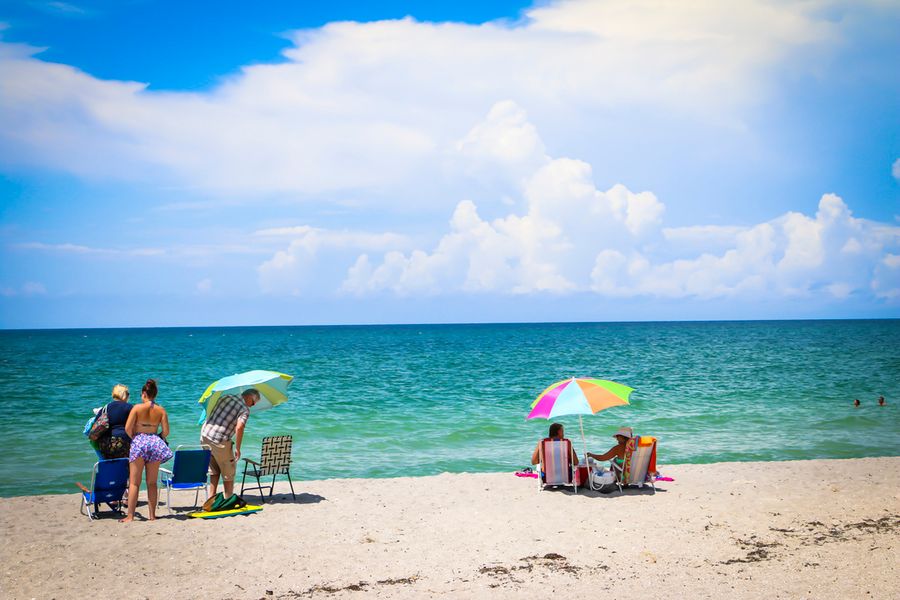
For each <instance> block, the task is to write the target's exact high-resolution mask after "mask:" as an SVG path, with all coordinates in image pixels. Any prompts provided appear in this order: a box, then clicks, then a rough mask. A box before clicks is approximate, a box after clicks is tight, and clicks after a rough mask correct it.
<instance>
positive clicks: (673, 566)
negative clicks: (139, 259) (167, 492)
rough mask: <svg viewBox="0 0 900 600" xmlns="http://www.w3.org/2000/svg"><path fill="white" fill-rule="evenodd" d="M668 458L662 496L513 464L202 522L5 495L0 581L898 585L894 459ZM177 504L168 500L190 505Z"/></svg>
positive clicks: (294, 593) (678, 591)
mask: <svg viewBox="0 0 900 600" xmlns="http://www.w3.org/2000/svg"><path fill="white" fill-rule="evenodd" d="M660 470H661V471H662V472H663V473H664V475H667V476H670V477H673V478H674V479H675V481H674V482H666V483H660V484H658V489H657V492H656V493H655V494H653V493H652V492H651V490H649V489H645V490H638V489H632V490H628V491H626V492H625V493H622V494H620V493H618V492H616V493H612V494H608V495H602V494H598V493H595V492H590V491H580V493H578V494H577V495H575V494H572V493H571V492H565V491H544V492H539V491H538V489H537V484H536V481H535V480H534V479H525V478H518V477H515V476H513V474H512V473H497V474H443V475H439V476H434V477H419V478H400V479H380V480H374V479H369V480H366V479H355V480H351V479H344V480H328V481H299V482H295V486H294V487H295V490H296V491H297V492H298V497H297V500H296V501H292V500H291V497H290V494H285V492H286V491H287V485H286V483H285V484H284V485H279V486H278V487H277V489H276V491H277V492H278V493H277V494H276V498H275V501H274V502H272V503H270V504H267V505H266V507H265V509H264V510H263V511H262V512H261V513H258V514H255V515H251V516H242V517H233V518H228V519H218V520H211V521H203V520H198V519H188V518H187V517H186V516H185V513H186V512H187V509H181V510H179V512H178V515H177V516H174V517H169V516H167V511H166V508H165V506H161V507H160V514H161V515H162V517H163V518H161V519H160V520H158V521H156V522H147V521H141V520H139V521H137V522H135V523H133V524H131V525H123V524H120V523H118V522H116V520H115V519H113V518H105V519H102V520H99V521H94V522H90V521H89V520H88V519H87V517H86V516H82V515H80V514H79V513H78V496H77V495H75V494H73V495H56V496H34V497H17V498H6V499H4V501H3V504H4V510H3V511H2V513H0V528H2V535H3V540H4V543H3V548H2V564H3V567H2V578H0V590H2V596H3V597H4V598H87V597H98V596H99V597H116V598H198V597H204V598H234V599H242V598H359V597H384V598H423V597H425V598H427V597H438V596H441V597H444V596H446V597H451V598H481V597H488V596H490V597H498V598H536V597H546V596H548V595H549V594H551V593H559V594H572V595H574V596H581V597H584V596H590V597H598V596H602V597H611V598H612V597H622V596H623V595H625V594H630V593H640V592H648V593H652V594H653V595H655V596H661V597H669V598H688V597H690V598H713V597H722V596H724V595H727V596H729V597H730V598H763V597H764V598H799V597H803V598H806V597H809V598H897V597H900V581H898V575H900V569H898V560H897V556H898V554H897V549H898V544H900V457H895V458H868V459H853V460H811V461H795V462H780V463H720V464H711V465H663V466H661V468H660ZM73 488H74V486H73ZM163 497H164V496H163ZM141 498H142V502H141V503H140V504H139V506H138V513H139V515H142V516H144V517H146V515H147V509H146V505H145V503H144V502H143V500H144V499H145V497H144V495H143V493H142V496H141ZM178 498H179V499H178V500H176V501H175V502H173V504H175V506H176V508H177V507H178V506H179V504H180V503H183V502H189V501H192V500H193V496H192V495H189V494H186V493H185V494H181V495H179V496H178ZM248 499H250V500H251V501H252V500H253V498H252V497H249V496H248Z"/></svg>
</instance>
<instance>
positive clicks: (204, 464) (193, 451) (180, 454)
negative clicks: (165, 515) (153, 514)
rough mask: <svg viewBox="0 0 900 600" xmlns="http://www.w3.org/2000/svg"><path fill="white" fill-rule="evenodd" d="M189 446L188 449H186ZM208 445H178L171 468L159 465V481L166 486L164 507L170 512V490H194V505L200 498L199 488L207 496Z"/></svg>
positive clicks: (209, 455)
mask: <svg viewBox="0 0 900 600" xmlns="http://www.w3.org/2000/svg"><path fill="white" fill-rule="evenodd" d="M188 448H189V449H188ZM211 456H212V453H211V452H210V449H209V446H183V445H182V446H178V447H177V448H175V461H174V462H173V463H172V470H171V471H170V470H168V469H164V468H162V467H160V469H159V477H160V483H161V484H162V485H164V486H166V508H168V509H169V514H172V491H173V490H175V491H184V490H194V506H197V504H198V503H199V500H200V490H201V489H202V490H205V491H206V497H207V498H209V487H208V485H207V484H208V480H209V459H210V457H211Z"/></svg>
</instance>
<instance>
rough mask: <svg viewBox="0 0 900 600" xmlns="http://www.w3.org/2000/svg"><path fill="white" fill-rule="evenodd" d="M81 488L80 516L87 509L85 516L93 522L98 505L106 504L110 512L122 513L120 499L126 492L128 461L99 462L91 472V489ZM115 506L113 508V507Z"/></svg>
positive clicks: (116, 459)
mask: <svg viewBox="0 0 900 600" xmlns="http://www.w3.org/2000/svg"><path fill="white" fill-rule="evenodd" d="M75 485H77V486H78V487H79V488H81V503H80V504H81V511H80V512H81V514H84V511H85V508H87V515H88V518H89V519H90V520H92V521H93V520H94V518H95V517H97V516H98V514H97V513H99V512H100V505H101V504H106V505H107V506H109V508H110V510H112V511H115V512H118V513H122V506H121V505H122V498H123V497H124V496H125V492H126V491H127V490H128V459H127V458H113V459H111V460H101V461H98V462H97V463H95V464H94V468H93V470H92V471H91V487H90V488H87V487H85V486H83V485H82V484H80V483H76V484H75ZM113 504H115V506H113Z"/></svg>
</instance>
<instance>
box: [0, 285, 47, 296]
mask: <svg viewBox="0 0 900 600" xmlns="http://www.w3.org/2000/svg"><path fill="white" fill-rule="evenodd" d="M46 293H47V286H45V285H44V284H43V283H40V282H38V281H26V282H25V283H23V284H22V285H21V286H20V287H18V288H15V287H10V286H4V287H3V288H0V296H5V297H7V298H12V297H14V296H25V297H29V296H43V295H45V294H46Z"/></svg>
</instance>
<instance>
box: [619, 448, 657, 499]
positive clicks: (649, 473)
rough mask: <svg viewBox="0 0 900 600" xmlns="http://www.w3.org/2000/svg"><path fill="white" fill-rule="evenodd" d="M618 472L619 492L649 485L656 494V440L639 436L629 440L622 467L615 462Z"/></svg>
mask: <svg viewBox="0 0 900 600" xmlns="http://www.w3.org/2000/svg"><path fill="white" fill-rule="evenodd" d="M612 467H613V469H614V470H615V471H616V483H617V484H618V486H619V491H622V489H624V488H626V487H628V486H630V485H636V486H638V487H644V485H649V486H650V487H652V488H653V491H654V492H656V485H654V483H653V476H654V475H656V438H655V437H653V436H650V435H639V436H636V437H633V438H631V439H630V440H628V444H627V445H626V446H625V460H624V461H623V463H622V465H621V466H619V465H618V464H616V463H615V461H613V463H612Z"/></svg>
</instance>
